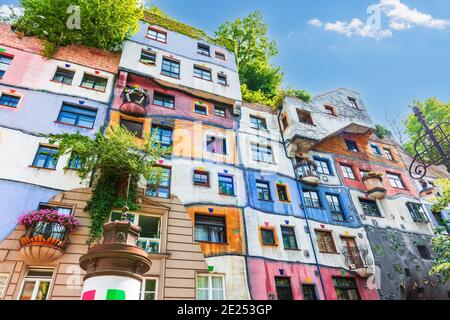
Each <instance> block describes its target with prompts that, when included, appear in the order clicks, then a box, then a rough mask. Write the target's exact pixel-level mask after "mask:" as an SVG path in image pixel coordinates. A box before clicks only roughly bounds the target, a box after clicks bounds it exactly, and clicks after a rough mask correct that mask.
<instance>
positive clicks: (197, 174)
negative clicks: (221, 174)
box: [194, 170, 209, 187]
mask: <svg viewBox="0 0 450 320" xmlns="http://www.w3.org/2000/svg"><path fill="white" fill-rule="evenodd" d="M194 185H196V186H200V187H209V172H205V171H201V170H195V171H194Z"/></svg>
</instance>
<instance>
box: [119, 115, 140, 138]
mask: <svg viewBox="0 0 450 320" xmlns="http://www.w3.org/2000/svg"><path fill="white" fill-rule="evenodd" d="M120 126H122V127H125V128H126V129H127V130H128V131H130V132H131V133H134V135H135V136H136V137H138V138H141V137H142V132H143V130H144V124H143V123H142V122H137V121H131V120H126V119H120Z"/></svg>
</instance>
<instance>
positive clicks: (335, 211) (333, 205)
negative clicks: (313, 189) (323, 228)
mask: <svg viewBox="0 0 450 320" xmlns="http://www.w3.org/2000/svg"><path fill="white" fill-rule="evenodd" d="M326 196H327V201H328V206H329V207H330V210H331V214H332V216H333V220H334V221H339V222H344V221H346V219H345V215H344V210H343V209H342V205H341V200H340V199H339V196H337V195H333V194H327V195H326Z"/></svg>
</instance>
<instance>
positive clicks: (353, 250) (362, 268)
mask: <svg viewBox="0 0 450 320" xmlns="http://www.w3.org/2000/svg"><path fill="white" fill-rule="evenodd" d="M342 255H343V256H344V258H345V264H346V266H347V267H348V268H349V270H350V271H351V272H354V273H356V274H358V275H359V276H360V277H362V278H369V277H370V276H371V275H373V273H374V268H373V262H372V259H371V258H370V257H369V249H367V248H358V247H348V246H344V247H343V251H342Z"/></svg>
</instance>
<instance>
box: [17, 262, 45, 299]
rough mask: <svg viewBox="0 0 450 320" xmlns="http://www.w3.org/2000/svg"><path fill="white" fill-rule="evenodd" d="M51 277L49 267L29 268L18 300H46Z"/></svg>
mask: <svg viewBox="0 0 450 320" xmlns="http://www.w3.org/2000/svg"><path fill="white" fill-rule="evenodd" d="M52 278H53V270H51V269H30V270H28V271H27V274H26V276H25V279H24V281H23V285H22V290H21V292H20V295H19V300H47V298H48V297H47V296H48V292H49V289H50V284H51V282H52Z"/></svg>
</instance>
